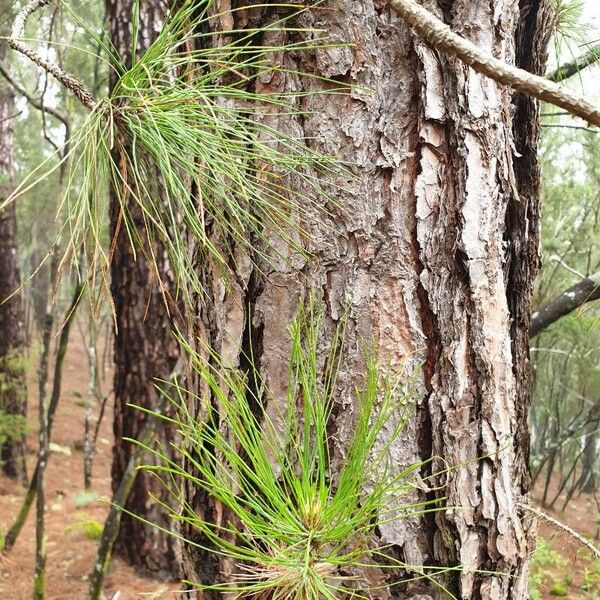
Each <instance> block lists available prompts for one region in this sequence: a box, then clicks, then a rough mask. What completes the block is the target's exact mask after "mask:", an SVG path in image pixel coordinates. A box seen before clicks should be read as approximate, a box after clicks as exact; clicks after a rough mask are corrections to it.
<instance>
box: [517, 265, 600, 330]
mask: <svg viewBox="0 0 600 600" xmlns="http://www.w3.org/2000/svg"><path fill="white" fill-rule="evenodd" d="M594 300H600V273H596V274H595V275H590V276H589V277H586V278H585V279H582V280H581V281H580V282H579V283H576V284H575V285H573V286H571V287H570V288H569V289H568V290H565V291H564V292H563V293H562V294H560V296H558V297H557V298H554V300H551V301H550V302H547V303H546V304H544V305H543V306H542V307H541V308H540V309H539V310H536V311H535V312H534V313H533V315H532V316H531V327H530V329H529V337H530V338H532V337H535V336H536V335H537V334H538V333H540V332H542V331H543V330H544V329H546V327H549V326H550V325H552V323H554V322H555V321H558V319H560V318H561V317H564V316H565V315H568V314H569V313H570V312H573V311H574V310H575V309H576V308H579V307H580V306H582V305H583V304H586V303H587V302H593V301H594Z"/></svg>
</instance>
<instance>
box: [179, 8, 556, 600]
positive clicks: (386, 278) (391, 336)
mask: <svg viewBox="0 0 600 600" xmlns="http://www.w3.org/2000/svg"><path fill="white" fill-rule="evenodd" d="M232 4H234V3H232ZM237 4H238V3H235V5H236V6H237ZM424 4H425V5H426V6H427V7H428V8H429V9H430V10H432V11H433V12H434V13H436V14H437V15H438V16H439V17H441V18H442V19H444V20H445V21H446V22H447V23H449V24H450V25H451V27H452V28H453V29H454V30H455V31H457V32H459V33H461V34H462V35H464V36H465V37H467V38H469V39H470V40H471V41H473V42H475V43H476V44H478V45H479V46H480V47H481V48H482V49H483V50H484V51H487V52H492V53H493V54H494V55H496V56H497V57H498V58H500V59H503V60H505V61H507V62H510V63H513V64H514V63H515V62H516V61H518V62H519V63H520V65H521V66H526V65H529V66H531V67H532V68H533V69H535V70H538V71H539V70H540V69H541V67H543V62H544V40H545V38H546V24H547V21H546V17H545V14H546V13H545V10H546V3H545V2H543V1H542V2H537V3H536V2H534V3H529V2H522V3H521V4H522V5H523V6H522V7H521V8H522V10H521V12H519V10H518V9H517V5H516V3H515V2H513V1H508V2H507V1H504V0H491V1H490V0H485V1H483V0H476V1H473V0H454V1H451V0H450V1H444V2H442V1H439V2H438V3H437V4H436V2H433V1H429V2H425V3H424ZM225 5H226V6H229V5H230V3H228V2H224V3H221V5H220V9H221V10H225V8H224V7H225ZM525 5H528V6H525ZM278 10H284V9H281V8H280V9H277V8H273V7H271V8H263V9H254V11H255V12H254V13H252V16H248V15H247V14H245V13H244V23H260V24H265V23H267V22H268V21H269V20H271V19H274V18H275V17H276V15H277V11H278ZM238 14H239V13H238ZM213 25H214V26H216V27H217V26H221V27H223V28H227V27H228V26H231V25H230V20H229V19H228V16H225V17H221V19H220V20H215V23H213ZM236 25H240V24H239V23H237V24H236ZM298 25H299V26H314V27H315V28H319V29H323V30H325V31H327V32H328V33H329V34H330V36H331V37H332V39H333V41H334V42H343V43H349V44H351V46H350V47H346V48H343V49H342V48H336V49H329V50H327V49H322V50H318V51H316V52H314V54H312V55H307V54H306V53H302V54H300V55H290V54H287V55H286V56H285V57H284V56H279V57H276V59H278V60H281V61H284V63H285V66H286V67H287V68H288V69H289V72H290V74H289V75H286V76H283V75H281V74H279V75H276V76H274V77H271V78H269V79H268V80H261V81H259V82H257V84H256V85H257V88H258V91H260V92H265V93H281V94H283V93H286V94H287V93H291V94H293V93H295V92H302V91H306V90H315V89H318V88H319V87H320V86H322V85H323V84H322V82H320V81H319V80H317V79H309V78H302V77H298V76H296V75H293V74H292V73H293V72H294V71H307V70H309V71H310V72H312V73H314V74H316V75H318V76H322V77H329V78H334V79H336V80H339V81H343V82H347V83H352V84H355V85H356V87H355V88H354V90H353V91H351V92H349V93H346V94H338V95H335V96H318V95H317V96H304V97H300V96H299V98H300V99H299V100H298V106H299V108H301V109H302V110H303V111H305V112H303V115H302V117H299V118H297V119H295V118H294V119H292V118H290V117H289V115H281V116H280V117H276V116H268V117H265V119H268V120H269V123H270V124H271V125H272V126H273V127H279V128H284V129H285V130H287V131H288V132H290V133H293V134H294V135H296V136H297V137H298V138H299V139H303V138H304V139H309V140H311V141H310V143H311V144H312V145H313V146H314V147H316V148H317V149H318V150H320V151H322V152H324V153H326V154H331V155H336V156H341V157H343V158H344V159H345V160H346V161H347V162H348V163H349V164H351V165H354V167H353V171H354V175H355V177H354V178H344V176H343V173H342V172H340V175H339V179H338V180H337V181H335V182H333V183H335V184H336V186H337V187H334V186H331V188H330V190H331V193H332V194H334V195H335V196H336V200H337V203H338V204H337V205H334V206H332V207H329V210H330V217H329V222H325V223H323V222H319V221H318V220H315V219H303V215H302V214H298V215H297V218H298V221H299V222H301V224H302V226H303V227H304V228H305V229H306V230H308V232H309V235H308V236H307V238H306V247H307V250H308V253H309V255H310V256H311V258H310V259H309V260H307V259H304V258H302V257H299V256H293V257H290V258H289V260H288V261H283V260H279V261H277V259H273V262H274V263H275V264H270V265H262V268H259V269H257V268H253V267H252V266H251V260H250V258H255V257H248V256H246V257H245V256H243V252H241V251H240V252H239V255H238V256H236V264H237V265H239V268H238V272H237V274H236V277H235V278H234V279H232V281H230V282H228V286H224V285H222V283H221V282H220V279H219V277H222V273H221V272H219V273H215V272H212V271H211V270H210V268H209V267H207V266H206V265H205V264H200V263H199V264H198V271H199V272H200V273H201V274H202V277H203V278H204V281H205V287H206V289H207V290H208V293H207V294H206V295H205V296H204V297H203V298H202V302H199V305H198V310H197V315H196V317H197V320H196V323H197V334H198V336H199V337H201V338H202V339H204V340H205V341H206V342H208V343H209V344H210V345H211V346H213V347H214V349H215V350H216V351H217V352H219V353H220V354H221V355H222V357H223V360H224V361H225V362H226V363H227V364H229V365H231V366H232V367H238V368H240V369H242V370H243V369H245V368H246V367H247V357H248V356H251V355H252V356H253V358H254V360H255V363H256V367H257V368H258V370H259V372H260V374H261V376H262V377H263V378H264V381H265V384H266V385H267V386H268V388H269V389H270V391H271V394H270V397H274V398H278V397H280V398H282V401H283V398H284V397H285V389H286V384H287V377H288V373H287V364H288V356H289V336H288V334H287V329H286V328H287V327H288V325H289V324H290V322H291V320H292V317H293V315H294V313H295V311H296V310H297V307H298V303H299V302H302V301H303V300H305V299H306V298H307V296H308V294H309V292H310V291H311V290H312V291H316V292H317V293H318V294H319V296H320V301H321V304H322V309H323V311H324V314H325V323H326V328H327V329H328V331H329V332H332V331H333V330H334V328H335V325H336V323H338V322H339V320H340V319H341V317H342V314H343V312H344V307H345V306H346V303H348V302H349V303H350V313H349V322H348V327H347V335H348V341H347V344H346V347H345V350H344V352H345V355H344V357H343V360H342V361H341V364H342V373H341V378H340V384H339V385H340V389H339V390H338V391H339V394H338V398H339V407H338V408H337V410H334V411H333V416H332V423H331V427H330V431H331V432H332V436H333V437H332V440H333V442H332V443H333V453H334V456H335V455H336V454H337V455H341V453H342V452H343V448H344V447H345V446H346V444H347V441H348V440H347V435H348V434H347V432H348V430H349V427H348V424H349V423H350V422H351V421H352V419H353V418H354V417H355V415H356V407H354V406H353V405H352V403H351V402H350V400H349V398H351V397H352V390H353V388H354V386H355V385H356V384H357V383H358V381H359V375H360V373H361V372H362V367H363V347H364V345H363V343H362V342H363V341H364V340H372V341H373V342H374V343H375V345H376V347H377V348H378V354H379V358H380V359H381V361H382V363H383V364H385V365H391V366H392V367H394V366H400V365H403V364H406V363H408V364H412V365H414V366H416V365H418V364H423V367H422V371H421V378H420V385H419V388H418V390H417V395H418V397H417V408H416V411H415V414H414V415H413V418H412V419H411V420H410V421H409V423H408V425H407V428H406V431H405V433H404V435H403V436H402V437H401V439H400V440H398V441H397V442H396V443H395V444H394V446H393V447H392V449H391V452H392V456H393V459H394V460H395V462H396V464H397V465H398V467H399V468H402V467H405V466H407V465H409V464H412V463H415V462H418V461H421V460H423V459H427V458H430V457H443V459H444V461H441V460H435V461H434V462H433V466H432V469H433V472H437V471H439V470H440V469H444V468H445V467H447V466H448V465H450V466H452V467H454V468H453V469H452V470H451V471H449V472H446V473H444V474H443V476H440V477H439V478H438V479H437V481H436V484H437V486H438V487H439V489H438V490H437V492H435V494H437V495H439V496H446V497H447V504H448V506H454V507H461V508H459V509H452V510H448V511H445V512H439V513H436V514H435V516H431V517H429V518H425V519H423V520H421V521H405V522H401V523H400V524H394V525H384V526H382V527H381V528H380V530H381V538H382V542H383V543H386V544H390V546H391V548H392V549H393V551H394V552H395V553H397V555H398V556H399V557H400V558H402V559H403V560H404V561H405V562H407V563H411V564H427V565H449V566H455V565H459V564H460V565H463V566H464V567H467V568H466V569H465V570H464V571H462V572H456V573H454V574H452V575H450V576H448V577H447V579H446V581H445V583H446V585H447V586H448V588H449V589H450V590H451V591H452V592H453V593H454V594H455V595H456V596H457V597H458V598H461V599H463V600H470V599H476V598H482V599H484V598H485V599H486V600H487V599H490V600H499V599H509V598H510V599H513V600H522V599H523V598H527V596H528V591H527V570H528V556H529V554H530V552H531V551H532V548H533V546H532V540H533V533H534V532H533V527H532V521H531V518H530V516H529V515H528V514H526V513H524V512H523V511H522V510H521V509H520V508H519V503H521V502H526V498H527V496H526V494H527V490H528V485H529V468H528V459H529V456H528V454H529V447H528V430H527V411H528V407H529V361H528V332H529V314H530V295H531V286H532V281H533V278H534V277H535V275H536V272H537V268H538V263H539V258H538V244H539V235H538V234H539V232H538V228H539V207H538V202H539V197H538V191H539V170H538V166H537V158H536V147H537V135H538V124H537V118H538V110H537V106H536V104H535V103H533V102H531V101H529V100H527V99H521V98H517V99H514V98H513V94H512V93H511V91H510V90H508V89H504V88H500V87H498V86H497V85H496V84H495V83H493V82H492V81H490V80H489V79H486V78H485V77H483V76H480V75H478V74H476V73H475V72H474V71H472V70H470V69H469V68H467V67H465V66H464V65H463V64H462V63H460V62H459V61H458V60H456V59H453V58H448V57H446V56H444V55H441V54H440V53H438V52H436V51H435V50H432V49H431V48H429V47H428V46H426V45H425V44H423V43H422V42H421V41H420V40H419V39H417V38H416V37H415V36H414V35H413V34H412V33H411V32H410V31H409V30H408V28H407V27H406V26H405V24H404V23H403V21H402V20H400V19H399V18H398V17H397V16H396V15H395V14H394V13H393V12H392V11H391V10H390V9H389V8H387V7H385V5H384V3H380V2H373V1H372V0H339V1H336V2H329V3H328V4H327V5H326V6H325V7H323V9H321V7H319V8H317V9H314V10H311V11H308V12H307V13H306V14H305V15H304V16H303V17H302V18H301V20H299V23H298ZM286 35H289V36H290V38H289V39H296V38H295V37H294V36H298V35H299V34H298V33H293V34H292V33H290V34H286ZM275 39H277V41H276V42H275ZM262 41H263V43H265V44H269V43H272V44H275V43H276V44H281V43H282V42H285V41H286V40H285V35H284V34H283V33H271V34H269V37H268V38H266V37H265V39H263V40H262ZM515 102H516V104H517V111H516V113H515V109H514V106H513V104H514V103H515ZM513 116H514V118H513ZM515 147H516V148H517V149H518V150H519V153H520V154H521V156H518V155H517V153H516V152H515ZM294 189H295V192H296V193H297V195H298V197H302V196H303V194H305V193H308V192H307V191H306V190H303V188H302V185H301V184H296V187H295V188H294ZM211 294H212V296H211ZM250 348H252V353H250V352H249V349H250ZM325 352H326V344H325V343H324V344H323V353H325ZM201 391H202V390H201ZM263 401H264V402H265V403H267V399H266V398H263ZM272 403H273V401H271V404H267V407H266V408H267V411H268V412H269V413H270V414H271V416H272V418H273V419H274V420H276V419H277V411H276V407H275V406H272ZM482 456H485V457H486V458H481V457H482ZM429 474H430V472H427V471H424V472H423V474H422V475H423V476H427V475H429ZM186 494H187V495H186V500H187V501H188V502H189V503H190V504H191V506H193V507H194V510H195V511H196V512H197V513H198V515H199V516H200V517H202V518H205V519H214V518H216V515H221V510H222V509H221V507H220V506H218V505H216V504H215V503H214V502H213V501H212V500H211V499H210V498H207V497H206V496H205V495H204V494H200V493H198V492H197V490H195V489H193V488H188V489H187V490H186ZM221 518H224V517H223V516H222V515H221ZM189 535H192V532H189ZM183 568H184V575H185V577H186V578H189V579H191V580H194V581H202V582H204V583H213V582H215V581H223V580H226V579H227V577H228V576H230V573H231V570H232V569H235V565H231V564H227V563H226V562H225V561H223V560H222V559H219V558H218V557H217V556H215V555H211V554H210V553H207V552H204V551H199V550H198V549H197V548H191V547H188V548H187V549H186V550H185V552H184V557H183ZM477 570H479V571H486V572H488V573H489V572H496V573H499V574H501V575H490V574H485V573H481V572H475V571H477ZM189 597H190V598H195V597H198V598H212V597H216V595H215V594H214V593H213V592H191V591H190V592H189ZM373 597H376V598H388V597H397V598H415V599H416V598H419V599H421V600H424V599H425V598H428V599H433V598H439V597H443V595H442V593H441V592H440V591H439V590H438V589H436V588H435V587H434V586H432V585H431V584H428V583H427V582H419V583H415V584H413V585H412V587H410V588H408V589H407V588H402V587H398V588H391V590H390V591H379V592H376V593H375V595H374V596H373Z"/></svg>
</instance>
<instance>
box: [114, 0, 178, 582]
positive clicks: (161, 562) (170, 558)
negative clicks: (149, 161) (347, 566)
mask: <svg viewBox="0 0 600 600" xmlns="http://www.w3.org/2000/svg"><path fill="white" fill-rule="evenodd" d="M134 4H135V2H134V0H107V3H106V10H107V16H108V30H109V34H110V36H111V40H112V43H113V44H114V46H115V48H116V49H117V51H118V53H119V54H120V56H121V57H122V58H123V59H124V61H125V62H126V63H127V64H129V63H130V62H131V55H130V54H131V26H132V25H131V21H132V18H133V6H134ZM163 4H164V3H161V2H158V1H152V0H142V1H141V2H140V31H139V46H138V50H139V51H140V52H143V51H144V49H146V48H147V47H148V46H149V45H150V43H151V42H152V41H153V40H154V38H155V36H156V32H157V28H158V27H160V25H161V23H162V19H163V17H164V9H163V8H161V6H162V5H163ZM114 84H115V76H114V75H113V76H112V80H111V87H112V86H114ZM131 204H132V205H133V204H134V203H131ZM131 217H132V219H133V220H134V222H135V225H136V227H137V230H138V232H139V234H140V237H141V238H142V239H143V238H144V237H145V235H146V233H145V230H144V222H143V219H142V215H141V214H139V212H137V213H136V211H135V208H133V206H132V215H131ZM119 222H120V221H119V201H118V200H117V199H116V197H113V198H112V200H111V239H112V240H113V243H114V244H115V246H114V250H115V251H114V258H113V262H112V265H111V278H112V284H111V290H112V295H113V299H114V308H115V312H116V332H115V349H114V361H115V375H114V393H115V413H114V415H115V416H114V433H115V447H114V453H113V466H112V482H113V491H114V490H116V489H117V488H118V487H119V483H120V481H121V479H122V478H123V475H124V474H125V471H126V468H127V464H128V463H129V460H130V457H131V455H132V453H133V452H134V450H135V446H134V445H133V444H131V443H129V442H126V441H124V440H123V438H124V437H129V438H132V439H139V435H140V433H141V432H142V430H143V428H144V424H145V422H146V416H145V415H144V413H142V412H140V411H139V410H137V409H135V408H132V407H131V406H129V404H134V405H139V406H143V407H145V408H153V407H154V406H155V405H156V402H157V397H158V396H157V391H156V389H155V378H168V376H169V374H170V373H171V371H172V369H173V367H174V366H175V363H176V362H177V358H178V347H177V344H176V343H175V341H174V339H173V337H172V335H171V332H172V329H173V325H172V321H171V318H170V316H169V312H168V309H167V307H166V304H165V301H166V298H165V297H164V296H163V294H162V293H161V290H160V288H159V285H158V280H157V277H156V273H155V272H154V270H153V268H152V267H151V266H150V264H149V261H148V260H147V257H145V256H144V255H143V253H142V252H141V251H138V253H137V257H136V256H134V253H133V251H132V249H131V247H130V242H129V239H128V236H127V234H126V231H125V227H124V225H123V224H122V223H121V226H119ZM154 255H155V256H156V258H157V264H158V268H159V270H160V271H161V278H162V281H163V283H164V284H165V285H166V286H167V290H168V289H169V281H172V277H171V274H170V270H169V265H168V261H167V259H166V256H165V251H164V249H163V248H162V247H161V246H160V245H159V244H156V247H155V248H154ZM170 278H171V279H170ZM172 434H173V432H172V431H171V429H170V428H169V427H167V426H162V425H161V426H160V427H159V428H158V429H157V432H156V435H155V440H156V441H160V442H162V443H165V444H167V445H168V442H169V440H170V439H171V436H172ZM150 494H152V495H154V496H156V497H157V498H160V499H161V500H167V498H165V493H164V491H163V489H162V487H161V486H160V485H159V484H158V482H157V481H156V480H155V479H154V478H152V477H150V476H149V475H148V474H146V473H139V474H138V476H137V478H136V481H135V484H134V486H133V490H132V491H131V494H130V495H129V499H128V500H127V502H126V504H125V509H126V510H127V511H131V512H132V513H134V514H135V515H137V516H139V517H141V518H144V519H147V520H148V521H150V522H152V523H155V524H157V525H159V526H162V527H166V528H167V529H168V528H169V526H170V525H171V524H172V521H170V520H169V519H168V517H167V516H166V514H165V511H164V509H163V508H162V507H161V506H160V505H159V504H158V503H157V502H156V501H154V500H153V499H152V498H151V496H150ZM175 544H176V541H175V539H174V538H173V537H171V536H168V535H166V534H164V533H163V532H161V531H159V530H158V529H156V528H153V527H149V526H147V525H144V524H143V523H142V522H141V521H139V520H138V519H136V518H135V517H132V516H131V515H129V514H123V518H122V521H121V529H120V532H119V536H118V538H117V541H116V544H115V547H114V551H115V553H116V554H118V555H120V556H121V557H123V558H125V559H126V560H127V561H128V562H129V563H131V564H132V565H134V566H136V567H138V568H139V569H140V570H142V571H147V572H149V573H153V574H156V575H158V576H161V577H171V576H174V575H176V574H177V560H176V557H175Z"/></svg>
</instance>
